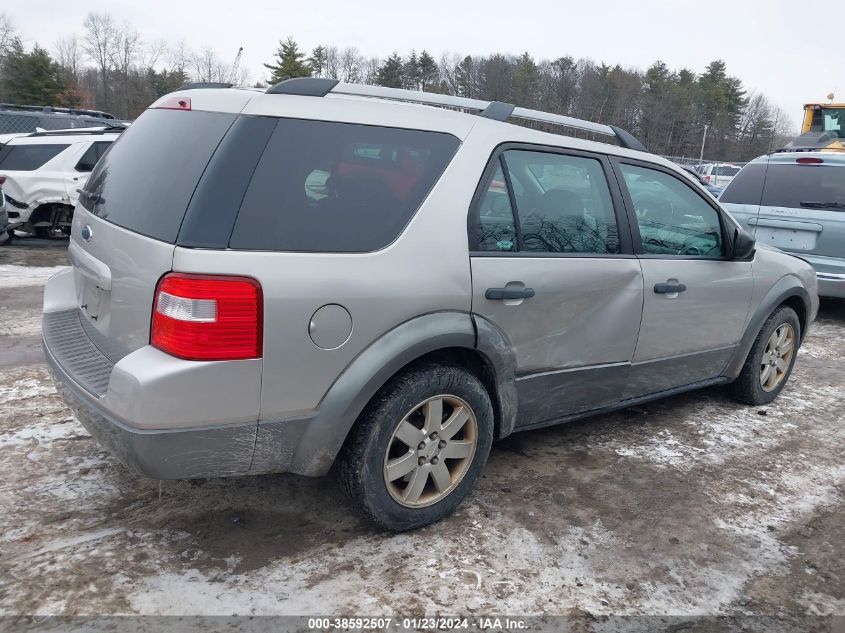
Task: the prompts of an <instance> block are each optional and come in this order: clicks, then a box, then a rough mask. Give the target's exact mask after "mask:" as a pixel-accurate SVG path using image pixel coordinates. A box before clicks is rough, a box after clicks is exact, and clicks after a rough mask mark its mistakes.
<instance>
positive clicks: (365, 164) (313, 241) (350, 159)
mask: <svg viewBox="0 0 845 633" xmlns="http://www.w3.org/2000/svg"><path fill="white" fill-rule="evenodd" d="M458 145H459V141H458V139H457V138H455V137H454V136H452V135H451V134H444V133H440V132H426V131H420V130H406V129H397V128H385V127H376V126H368V125H356V124H349V123H334V122H326V121H306V120H299V119H280V120H279V122H278V124H277V125H276V129H275V131H274V132H273V135H272V136H271V138H270V140H269V142H268V143H267V147H266V149H265V151H264V154H263V156H262V157H261V160H260V162H259V163H258V166H257V167H256V169H255V173H254V175H253V178H252V181H251V183H250V185H249V187H248V189H247V191H246V195H245V196H244V198H243V203H242V204H241V208H240V212H239V214H238V217H237V220H236V222H235V227H234V230H233V232H232V237H231V240H230V242H229V246H230V248H233V249H243V250H273V251H299V252H369V251H374V250H378V249H380V248H384V247H385V246H387V245H388V244H390V243H391V242H392V241H393V240H395V239H396V237H397V236H398V235H399V233H400V232H401V231H402V230H403V229H404V228H405V226H406V225H407V224H408V222H409V221H410V219H411V217H412V216H413V215H414V213H415V212H416V210H417V208H418V207H419V206H420V204H421V203H422V201H423V199H424V198H425V196H426V195H427V194H428V192H429V191H430V190H431V188H432V186H433V185H434V184H435V183H436V182H437V180H438V179H439V178H440V176H441V174H442V173H443V171H444V169H445V168H446V165H447V164H448V163H449V161H450V160H451V158H452V156H453V155H454V153H455V151H456V150H457V148H458Z"/></svg>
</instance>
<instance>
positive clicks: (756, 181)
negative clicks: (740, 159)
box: [719, 163, 766, 204]
mask: <svg viewBox="0 0 845 633" xmlns="http://www.w3.org/2000/svg"><path fill="white" fill-rule="evenodd" d="M765 177H766V164H765V163H754V164H753V165H746V166H745V167H743V168H742V170H741V171H740V172H739V173H738V174H737V175H736V177H734V179H733V180H731V182H730V183H729V184H728V186H727V188H726V189H725V190H724V191H723V192H722V195H720V196H719V202H733V203H735V204H760V198H761V197H762V196H763V180H764V179H765Z"/></svg>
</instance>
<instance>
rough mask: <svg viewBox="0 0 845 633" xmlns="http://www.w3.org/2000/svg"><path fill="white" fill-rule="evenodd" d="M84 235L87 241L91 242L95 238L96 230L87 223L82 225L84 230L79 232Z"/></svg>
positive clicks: (83, 237)
mask: <svg viewBox="0 0 845 633" xmlns="http://www.w3.org/2000/svg"><path fill="white" fill-rule="evenodd" d="M79 234H80V235H81V236H82V239H83V240H85V241H86V242H90V241H91V240H92V239H94V231H92V230H91V226H90V225H88V224H86V225H85V226H83V227H82V231H80V233H79Z"/></svg>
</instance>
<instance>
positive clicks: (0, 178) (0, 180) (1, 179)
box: [0, 176, 6, 185]
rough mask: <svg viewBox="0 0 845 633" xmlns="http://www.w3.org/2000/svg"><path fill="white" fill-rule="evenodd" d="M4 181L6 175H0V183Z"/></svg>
mask: <svg viewBox="0 0 845 633" xmlns="http://www.w3.org/2000/svg"><path fill="white" fill-rule="evenodd" d="M4 182H6V176H0V185H2V184H3V183H4Z"/></svg>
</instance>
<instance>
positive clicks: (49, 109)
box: [0, 103, 116, 119]
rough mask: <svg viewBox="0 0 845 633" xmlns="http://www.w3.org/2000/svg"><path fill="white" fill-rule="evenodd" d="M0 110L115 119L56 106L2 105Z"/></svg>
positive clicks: (90, 111) (108, 115)
mask: <svg viewBox="0 0 845 633" xmlns="http://www.w3.org/2000/svg"><path fill="white" fill-rule="evenodd" d="M0 110H2V111H12V112H34V113H37V114H73V115H75V116H87V117H92V118H97V119H114V118H116V117H115V116H114V115H113V114H109V113H108V112H103V111H101V110H86V109H84V108H59V107H54V106H35V105H18V104H16V103H0Z"/></svg>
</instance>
